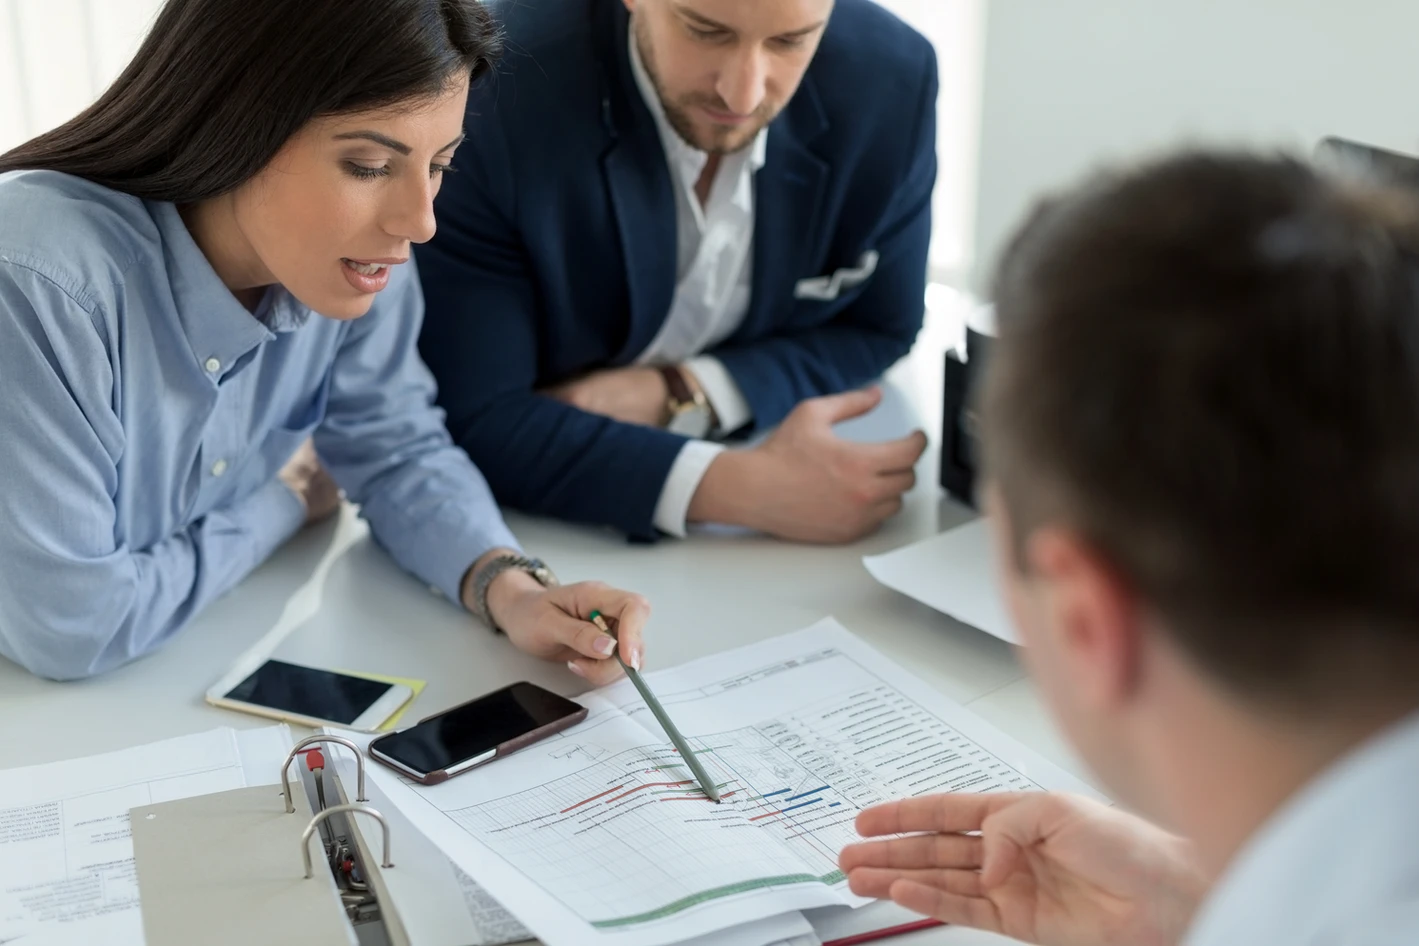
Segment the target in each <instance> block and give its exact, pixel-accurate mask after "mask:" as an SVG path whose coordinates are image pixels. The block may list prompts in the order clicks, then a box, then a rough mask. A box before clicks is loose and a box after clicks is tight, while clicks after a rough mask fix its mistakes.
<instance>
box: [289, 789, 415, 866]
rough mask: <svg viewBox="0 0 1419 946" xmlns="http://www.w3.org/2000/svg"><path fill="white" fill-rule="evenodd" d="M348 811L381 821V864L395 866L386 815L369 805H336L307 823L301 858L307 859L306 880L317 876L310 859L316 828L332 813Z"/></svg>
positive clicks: (302, 837)
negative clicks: (382, 859)
mask: <svg viewBox="0 0 1419 946" xmlns="http://www.w3.org/2000/svg"><path fill="white" fill-rule="evenodd" d="M347 812H348V813H357V814H362V815H369V816H370V817H371V818H374V819H375V820H376V821H378V822H379V826H380V828H382V829H383V832H384V863H382V864H380V865H379V866H380V867H382V868H384V869H386V870H387V869H389V868H391V867H393V866H394V863H393V862H392V861H391V860H390V859H389V822H388V821H386V820H384V815H382V814H380V813H379V812H378V811H376V810H375V809H373V808H371V807H370V806H369V805H335V806H334V807H332V808H326V809H325V810H324V811H322V812H320V813H319V814H318V815H316V816H315V817H314V818H312V819H310V824H308V825H306V829H305V833H304V834H302V835H301V859H302V860H303V861H305V877H306V880H310V879H311V878H312V877H314V876H315V869H314V867H313V866H312V865H311V861H310V839H311V836H312V835H314V834H315V829H316V828H319V827H320V823H321V822H322V821H324V820H325V819H326V818H329V817H330V816H331V815H335V814H342V813H347Z"/></svg>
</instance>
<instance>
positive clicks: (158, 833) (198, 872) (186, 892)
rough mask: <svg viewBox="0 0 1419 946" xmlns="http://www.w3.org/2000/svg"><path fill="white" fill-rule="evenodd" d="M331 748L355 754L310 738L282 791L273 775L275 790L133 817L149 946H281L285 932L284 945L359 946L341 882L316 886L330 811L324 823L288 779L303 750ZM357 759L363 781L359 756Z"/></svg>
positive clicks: (214, 797) (187, 802)
mask: <svg viewBox="0 0 1419 946" xmlns="http://www.w3.org/2000/svg"><path fill="white" fill-rule="evenodd" d="M322 741H330V742H340V743H343V744H345V745H347V746H348V747H350V748H355V747H354V746H353V744H351V743H350V742H349V740H347V739H341V738H339V737H325V736H321V737H317V738H314V739H307V740H304V741H303V742H301V743H300V744H298V745H297V746H296V748H295V749H294V750H292V752H291V754H290V755H289V756H287V757H286V761H285V764H283V765H282V766H281V782H282V790H281V791H277V789H276V785H275V782H276V779H275V773H274V772H273V773H272V779H271V783H270V784H267V785H253V786H250V787H247V788H238V789H233V790H231V791H226V792H218V793H215V794H211V795H199V796H197V797H194V798H182V799H177V800H174V801H167V802H160V803H158V804H155V805H144V806H142V807H137V808H133V809H132V810H131V811H130V813H129V821H130V824H131V828H132V832H133V860H134V865H135V868H136V871H137V878H138V889H139V895H140V897H141V900H142V904H143V933H144V938H145V939H146V941H147V943H148V946H190V944H192V943H202V944H203V946H250V944H251V943H264V942H272V941H273V940H272V935H273V931H277V930H279V931H280V934H279V935H280V939H281V940H282V941H283V942H299V943H301V944H303V946H357V939H356V933H355V929H354V927H353V925H352V924H351V921H350V919H349V917H348V916H347V914H346V912H345V907H344V905H343V904H342V903H341V900H340V891H339V889H338V886H337V884H336V880H335V876H334V875H333V874H332V873H329V872H327V873H326V875H325V877H324V882H323V883H321V882H316V883H312V882H311V877H312V876H313V874H314V872H313V871H312V869H311V862H310V853H309V847H308V838H309V834H311V833H313V832H314V829H315V828H317V827H319V824H320V820H321V818H322V817H324V816H325V815H326V814H329V813H330V809H327V811H325V812H322V813H321V816H320V817H316V816H315V815H314V813H313V812H312V811H311V810H310V803H309V798H308V795H307V793H306V791H305V790H304V788H302V790H301V791H299V792H296V793H294V794H293V793H292V792H291V784H290V779H289V777H288V775H287V773H288V771H289V769H290V764H291V762H292V761H293V760H294V758H295V756H296V754H297V753H299V751H300V750H301V748H303V747H305V746H307V745H310V744H311V743H314V742H322ZM356 759H358V760H359V762H360V766H359V768H358V772H359V773H360V775H361V776H362V775H363V773H364V765H363V761H364V760H363V758H361V756H360V754H359V752H358V750H356ZM362 788H363V787H362ZM361 794H364V792H363V790H362V791H361ZM282 800H284V802H285V804H284V805H283V804H282ZM357 807H360V808H364V807H365V806H363V805H361V806H357ZM306 822H309V825H305V823H306ZM303 825H305V826H306V827H307V828H308V830H307V832H306V834H305V835H302V833H301V829H302V827H303ZM298 838H302V841H301V846H302V848H303V849H304V850H305V851H306V855H305V866H306V870H305V875H304V878H303V877H302V875H301V874H300V873H298V871H299V867H298V866H297V864H298V863H299V862H298V861H297V860H296V857H295V853H296V852H295V850H294V847H295V844H296V841H297V839H298ZM214 850H216V851H220V852H221V855H220V864H221V869H220V870H213V869H212V868H213V860H212V857H213V854H212V852H213V851H214ZM215 917H220V918H221V922H217V923H214V922H213V918H215Z"/></svg>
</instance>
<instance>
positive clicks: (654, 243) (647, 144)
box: [569, 0, 679, 364]
mask: <svg viewBox="0 0 1419 946" xmlns="http://www.w3.org/2000/svg"><path fill="white" fill-rule="evenodd" d="M608 7H609V9H606V8H608ZM629 29H630V20H629V17H628V15H627V13H626V9H625V7H624V5H623V4H622V3H621V2H620V0H603V13H602V23H601V31H602V32H601V49H602V50H603V53H604V55H603V56H602V61H603V62H604V63H605V64H606V70H605V84H604V86H603V98H602V118H603V121H604V123H605V125H606V129H607V132H608V134H609V135H610V137H611V144H610V147H609V148H608V149H607V151H606V152H605V154H604V155H603V156H602V159H601V165H602V171H603V173H604V175H605V178H606V190H607V193H608V195H609V197H610V200H611V207H612V209H613V211H614V213H615V215H616V228H617V231H618V232H619V235H620V238H621V253H622V256H623V257H624V259H625V265H626V286H627V290H628V294H629V298H630V309H631V311H630V313H629V318H630V327H629V331H628V332H627V333H626V339H625V342H624V344H623V345H622V347H621V350H620V351H619V352H618V353H617V354H616V356H615V360H616V363H617V364H628V363H629V362H631V361H632V360H633V359H635V357H636V356H637V355H639V354H640V353H641V352H642V351H644V350H645V348H646V346H648V345H649V344H650V343H651V341H652V340H654V338H655V335H656V333H657V332H659V331H660V326H661V325H662V324H663V323H664V321H665V317H666V316H667V315H668V314H669V312H670V306H671V303H672V302H673V301H674V298H675V276H676V270H677V269H678V261H679V257H678V252H677V251H678V246H677V240H678V234H677V233H676V228H675V192H674V190H673V189H672V184H671V181H670V168H669V166H668V165H667V164H666V160H665V151H664V149H663V148H662V147H661V144H660V138H659V136H658V134H657V132H656V128H655V119H654V118H653V117H652V116H651V114H650V110H649V109H648V108H646V105H645V102H644V101H642V99H641V95H640V90H639V89H638V88H637V86H636V83H635V77H634V76H633V74H632V73H631V61H630V52H629V48H628V45H627V44H628V41H629V35H628V32H629ZM569 236H571V237H576V236H577V235H576V234H569ZM591 238H592V239H595V238H596V237H595V235H591Z"/></svg>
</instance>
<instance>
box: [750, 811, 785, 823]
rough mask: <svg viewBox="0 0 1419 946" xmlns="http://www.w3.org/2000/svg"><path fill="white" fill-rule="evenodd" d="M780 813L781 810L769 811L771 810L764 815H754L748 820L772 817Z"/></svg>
mask: <svg viewBox="0 0 1419 946" xmlns="http://www.w3.org/2000/svg"><path fill="white" fill-rule="evenodd" d="M781 814H783V812H781V811H771V812H769V813H768V814H766V815H755V816H754V817H752V818H750V819H749V820H750V821H758V820H760V819H761V818H772V817H773V816H774V815H781Z"/></svg>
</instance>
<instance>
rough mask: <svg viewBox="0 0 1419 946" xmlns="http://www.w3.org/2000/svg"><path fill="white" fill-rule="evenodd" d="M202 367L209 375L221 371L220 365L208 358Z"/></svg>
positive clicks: (213, 359)
mask: <svg viewBox="0 0 1419 946" xmlns="http://www.w3.org/2000/svg"><path fill="white" fill-rule="evenodd" d="M202 367H204V368H206V369H207V371H208V373H209V374H216V373H217V372H218V371H221V370H222V363H221V362H220V361H218V360H217V359H215V358H208V359H207V361H206V362H205V363H204V364H203V365H202Z"/></svg>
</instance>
